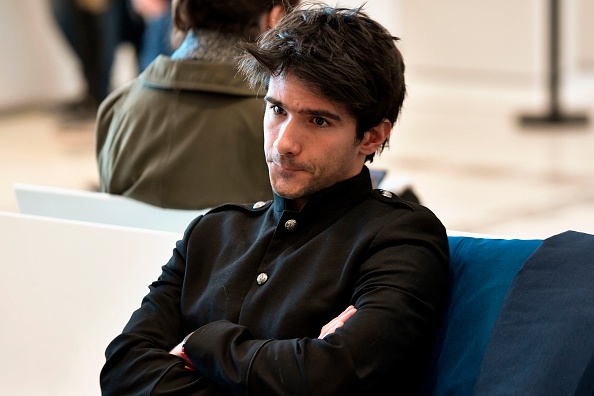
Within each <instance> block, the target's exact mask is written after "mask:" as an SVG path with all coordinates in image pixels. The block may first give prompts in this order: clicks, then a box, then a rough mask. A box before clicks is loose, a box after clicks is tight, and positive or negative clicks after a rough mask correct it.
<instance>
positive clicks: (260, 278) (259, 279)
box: [256, 272, 268, 285]
mask: <svg viewBox="0 0 594 396" xmlns="http://www.w3.org/2000/svg"><path fill="white" fill-rule="evenodd" d="M267 280H268V275H266V273H264V272H262V273H261V274H259V275H258V277H257V278H256V282H257V283H258V284H259V285H263V284H264V283H266V281H267Z"/></svg>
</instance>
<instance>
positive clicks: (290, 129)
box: [274, 118, 301, 155]
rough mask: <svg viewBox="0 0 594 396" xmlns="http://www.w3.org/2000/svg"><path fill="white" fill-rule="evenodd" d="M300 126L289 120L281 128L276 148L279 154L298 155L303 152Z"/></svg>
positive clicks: (275, 142) (275, 143) (275, 144)
mask: <svg viewBox="0 0 594 396" xmlns="http://www.w3.org/2000/svg"><path fill="white" fill-rule="evenodd" d="M299 141H300V132H299V126H298V125H297V123H296V122H295V120H293V119H291V118H288V119H287V120H286V121H285V122H284V123H283V124H282V125H281V127H280V129H279V133H278V136H277V138H276V140H275V141H274V147H275V149H276V151H277V152H278V153H279V154H282V155H287V154H292V155H297V154H299V152H300V151H301V145H300V143H299Z"/></svg>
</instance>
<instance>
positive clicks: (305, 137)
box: [100, 5, 449, 396]
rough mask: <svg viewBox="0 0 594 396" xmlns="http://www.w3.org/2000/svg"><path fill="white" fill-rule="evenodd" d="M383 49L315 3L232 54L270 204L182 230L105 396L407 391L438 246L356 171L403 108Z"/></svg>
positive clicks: (127, 333) (127, 337) (345, 15)
mask: <svg viewBox="0 0 594 396" xmlns="http://www.w3.org/2000/svg"><path fill="white" fill-rule="evenodd" d="M396 40H397V38H395V37H393V36H392V35H391V34H390V33H389V32H388V31H387V30H386V29H385V28H383V27H382V26H381V25H379V24H378V23H377V22H375V21H374V20H372V19H370V18H369V17H368V16H367V15H366V14H365V13H364V12H363V11H362V10H361V9H351V10H349V9H343V8H332V7H328V6H322V5H320V6H313V5H312V6H308V7H302V8H297V9H295V10H294V11H291V12H290V13H288V14H287V15H286V16H285V17H284V18H283V19H282V20H281V22H280V23H279V24H278V25H277V26H276V27H275V28H273V29H271V30H270V31H269V32H268V33H266V34H265V35H264V36H262V37H261V39H260V40H259V41H258V42H257V43H247V44H245V46H246V51H247V52H246V53H245V54H244V55H243V58H242V61H241V62H240V70H241V71H242V72H243V73H245V75H246V76H247V77H248V78H249V81H251V82H252V83H253V84H256V86H258V85H262V86H263V87H265V88H266V94H265V96H264V102H265V106H266V110H265V117H264V136H265V139H264V152H265V156H266V160H267V164H268V167H269V173H270V183H271V186H272V188H273V190H274V199H273V201H269V202H258V203H255V204H227V205H222V206H219V207H218V208H215V209H213V210H211V211H209V212H208V213H207V214H205V215H203V216H199V217H197V218H196V219H195V220H194V221H192V223H191V224H190V225H189V226H188V228H187V230H186V232H185V234H184V237H183V239H182V240H180V241H178V243H177V244H176V247H175V249H174V251H173V254H172V257H171V258H170V260H169V262H168V263H167V264H165V265H164V266H163V267H162V273H161V275H160V276H159V278H158V280H156V281H155V282H153V283H152V285H151V286H150V287H149V292H148V294H147V295H146V296H145V297H144V299H143V300H142V303H141V305H140V307H139V309H138V310H136V311H135V312H134V313H133V314H132V317H131V318H130V320H129V322H128V324H127V325H126V326H125V328H124V329H123V331H122V333H121V334H120V335H118V336H117V337H116V338H115V339H114V340H113V341H112V342H111V343H110V344H109V346H108V347H107V349H106V363H105V365H104V366H103V369H102V371H101V375H100V383H101V387H102V392H103V395H104V396H108V395H148V394H152V395H157V394H159V395H165V394H167V395H218V396H224V395H248V394H249V395H260V396H264V395H275V396H276V395H310V394H316V395H332V396H336V395H345V396H346V395H380V394H393V393H395V394H401V395H411V394H413V390H414V389H415V388H416V387H417V386H418V385H419V382H420V381H421V378H422V376H423V368H424V367H425V365H426V363H427V361H428V359H429V358H430V352H431V348H432V346H433V343H434V338H435V335H436V333H437V330H438V328H439V325H440V319H441V316H442V314H443V309H444V307H445V304H446V300H447V298H446V297H447V296H446V293H447V279H448V267H449V265H448V263H449V248H448V239H447V235H446V231H445V228H444V226H443V224H442V223H441V222H440V221H439V219H438V218H437V217H436V216H435V215H434V214H433V213H432V212H431V211H430V210H429V209H428V208H426V207H424V206H421V205H419V204H415V203H411V202H407V201H404V200H402V199H401V198H400V197H398V196H397V195H395V194H392V193H391V192H389V191H382V190H377V189H376V190H374V189H372V181H371V177H370V173H369V169H368V168H367V166H365V164H366V163H367V162H371V161H373V159H374V156H375V155H376V154H379V153H381V152H382V150H383V148H384V147H385V146H386V145H387V143H388V140H389V137H390V133H391V131H392V128H393V126H394V124H395V122H396V119H397V118H398V116H399V114H400V110H401V108H402V103H403V100H404V97H405V93H406V88H405V83H404V62H403V59H402V56H401V54H400V51H399V50H398V49H397V48H396V45H395V41H396ZM114 281H116V282H117V279H116V278H114Z"/></svg>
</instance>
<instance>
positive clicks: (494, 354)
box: [475, 231, 594, 396]
mask: <svg viewBox="0 0 594 396" xmlns="http://www.w3.org/2000/svg"><path fill="white" fill-rule="evenodd" d="M592 285H594V235H590V234H586V233H581V232H575V231H566V232H563V233H561V234H558V235H554V236H552V237H550V238H547V239H545V240H544V242H543V244H542V246H541V247H540V248H539V249H538V250H537V251H536V252H534V254H532V255H531V256H530V258H528V260H526V263H525V264H524V266H523V267H522V269H521V270H520V271H519V272H518V274H517V275H516V277H515V279H514V281H513V283H512V285H511V287H510V289H509V292H508V293H507V296H506V297H505V300H504V301H503V304H502V307H501V311H500V312H499V315H498V317H497V321H496V322H495V324H494V326H493V330H492V331H491V336H490V337H489V343H488V345H487V348H486V350H485V354H484V357H483V361H482V365H481V371H480V374H479V376H478V379H477V381H476V387H475V391H476V394H477V395H538V396H558V395H573V396H586V395H587V396H592V395H594V337H592V334H593V329H594V287H593V286H592Z"/></svg>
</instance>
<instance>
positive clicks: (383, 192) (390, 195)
mask: <svg viewBox="0 0 594 396" xmlns="http://www.w3.org/2000/svg"><path fill="white" fill-rule="evenodd" d="M381 194H382V195H383V196H384V197H386V198H392V197H393V196H394V194H392V193H391V192H390V191H386V190H382V192H381Z"/></svg>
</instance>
